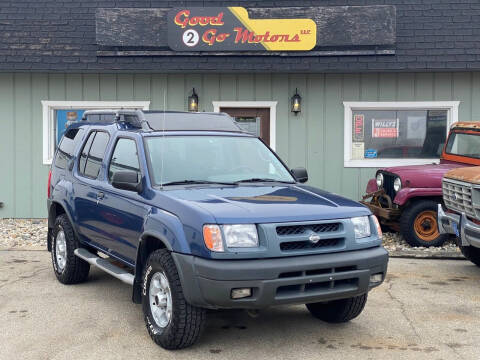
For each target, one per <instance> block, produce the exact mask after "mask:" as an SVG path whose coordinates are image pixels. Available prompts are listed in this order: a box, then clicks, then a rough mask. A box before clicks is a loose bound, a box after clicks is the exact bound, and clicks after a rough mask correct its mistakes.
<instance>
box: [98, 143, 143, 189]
mask: <svg viewBox="0 0 480 360" xmlns="http://www.w3.org/2000/svg"><path fill="white" fill-rule="evenodd" d="M121 139H127V140H132V141H133V142H134V143H135V147H136V148H137V159H138V169H139V172H140V181H141V179H142V178H143V177H144V173H143V170H142V163H141V161H140V146H139V144H138V141H137V139H136V138H134V137H132V136H126V135H119V136H117V137H116V138H115V142H114V143H113V144H112V151H111V152H110V156H109V158H108V166H107V168H106V171H107V173H106V174H105V175H106V179H107V183H109V184H110V185H112V181H111V180H110V177H109V173H110V166H111V165H112V159H113V155H114V154H115V149H116V147H117V144H118V142H119V141H120V140H121Z"/></svg>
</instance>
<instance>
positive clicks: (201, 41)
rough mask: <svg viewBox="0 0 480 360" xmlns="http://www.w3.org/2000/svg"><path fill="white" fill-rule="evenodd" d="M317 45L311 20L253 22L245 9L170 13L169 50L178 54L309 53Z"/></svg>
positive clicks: (256, 20) (215, 9)
mask: <svg viewBox="0 0 480 360" xmlns="http://www.w3.org/2000/svg"><path fill="white" fill-rule="evenodd" d="M316 41H317V25H316V23H315V22H314V21H313V20H311V19H250V18H249V16H248V12H247V10H246V9H245V8H243V7H192V8H176V9H172V10H170V11H169V12H168V46H169V47H170V48H171V49H172V50H175V51H308V50H311V49H313V48H314V47H315V44H316Z"/></svg>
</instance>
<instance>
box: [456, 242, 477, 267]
mask: <svg viewBox="0 0 480 360" xmlns="http://www.w3.org/2000/svg"><path fill="white" fill-rule="evenodd" d="M461 244H462V241H461V240H460V239H459V238H457V245H458V247H459V248H460V251H461V252H462V255H463V256H465V258H466V259H467V260H470V261H471V262H472V263H474V264H475V265H477V266H480V249H479V248H476V247H473V246H462V245H461Z"/></svg>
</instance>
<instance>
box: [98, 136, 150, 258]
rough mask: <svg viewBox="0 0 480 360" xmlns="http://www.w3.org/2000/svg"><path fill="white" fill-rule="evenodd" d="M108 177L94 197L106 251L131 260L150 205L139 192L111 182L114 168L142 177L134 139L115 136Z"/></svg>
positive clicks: (138, 177)
mask: <svg viewBox="0 0 480 360" xmlns="http://www.w3.org/2000/svg"><path fill="white" fill-rule="evenodd" d="M107 169H108V171H107V174H108V180H107V181H103V182H101V185H100V186H101V189H102V192H103V194H104V196H103V198H102V199H101V200H99V201H98V205H97V207H98V212H99V213H100V216H101V218H102V221H103V226H104V229H105V230H106V231H105V236H106V238H103V239H104V240H106V242H107V243H108V249H109V251H110V253H112V254H114V255H116V256H118V257H120V258H122V259H123V260H125V261H127V262H128V263H130V264H134V263H135V260H136V255H137V247H138V241H139V238H140V235H141V234H142V232H143V223H144V219H145V218H146V216H147V214H148V212H149V209H150V206H148V205H146V204H145V203H144V202H143V201H142V200H143V197H142V194H138V193H137V192H135V191H128V190H121V189H117V188H114V187H113V186H112V179H113V176H114V174H115V173H116V172H117V171H133V172H136V173H137V179H138V181H142V171H141V169H140V161H139V156H138V147H137V143H136V141H135V139H133V138H130V137H118V138H117V140H116V142H115V145H114V147H113V150H112V155H111V158H110V162H109V164H108V168H107Z"/></svg>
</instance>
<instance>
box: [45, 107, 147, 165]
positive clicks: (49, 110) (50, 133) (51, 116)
mask: <svg viewBox="0 0 480 360" xmlns="http://www.w3.org/2000/svg"><path fill="white" fill-rule="evenodd" d="M41 103H42V117H43V120H42V121H43V164H44V165H50V164H51V163H52V159H53V154H54V152H55V134H54V129H55V126H54V121H55V110H68V109H86V110H92V109H121V108H124V109H142V110H149V108H150V101H55V100H42V101H41Z"/></svg>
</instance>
